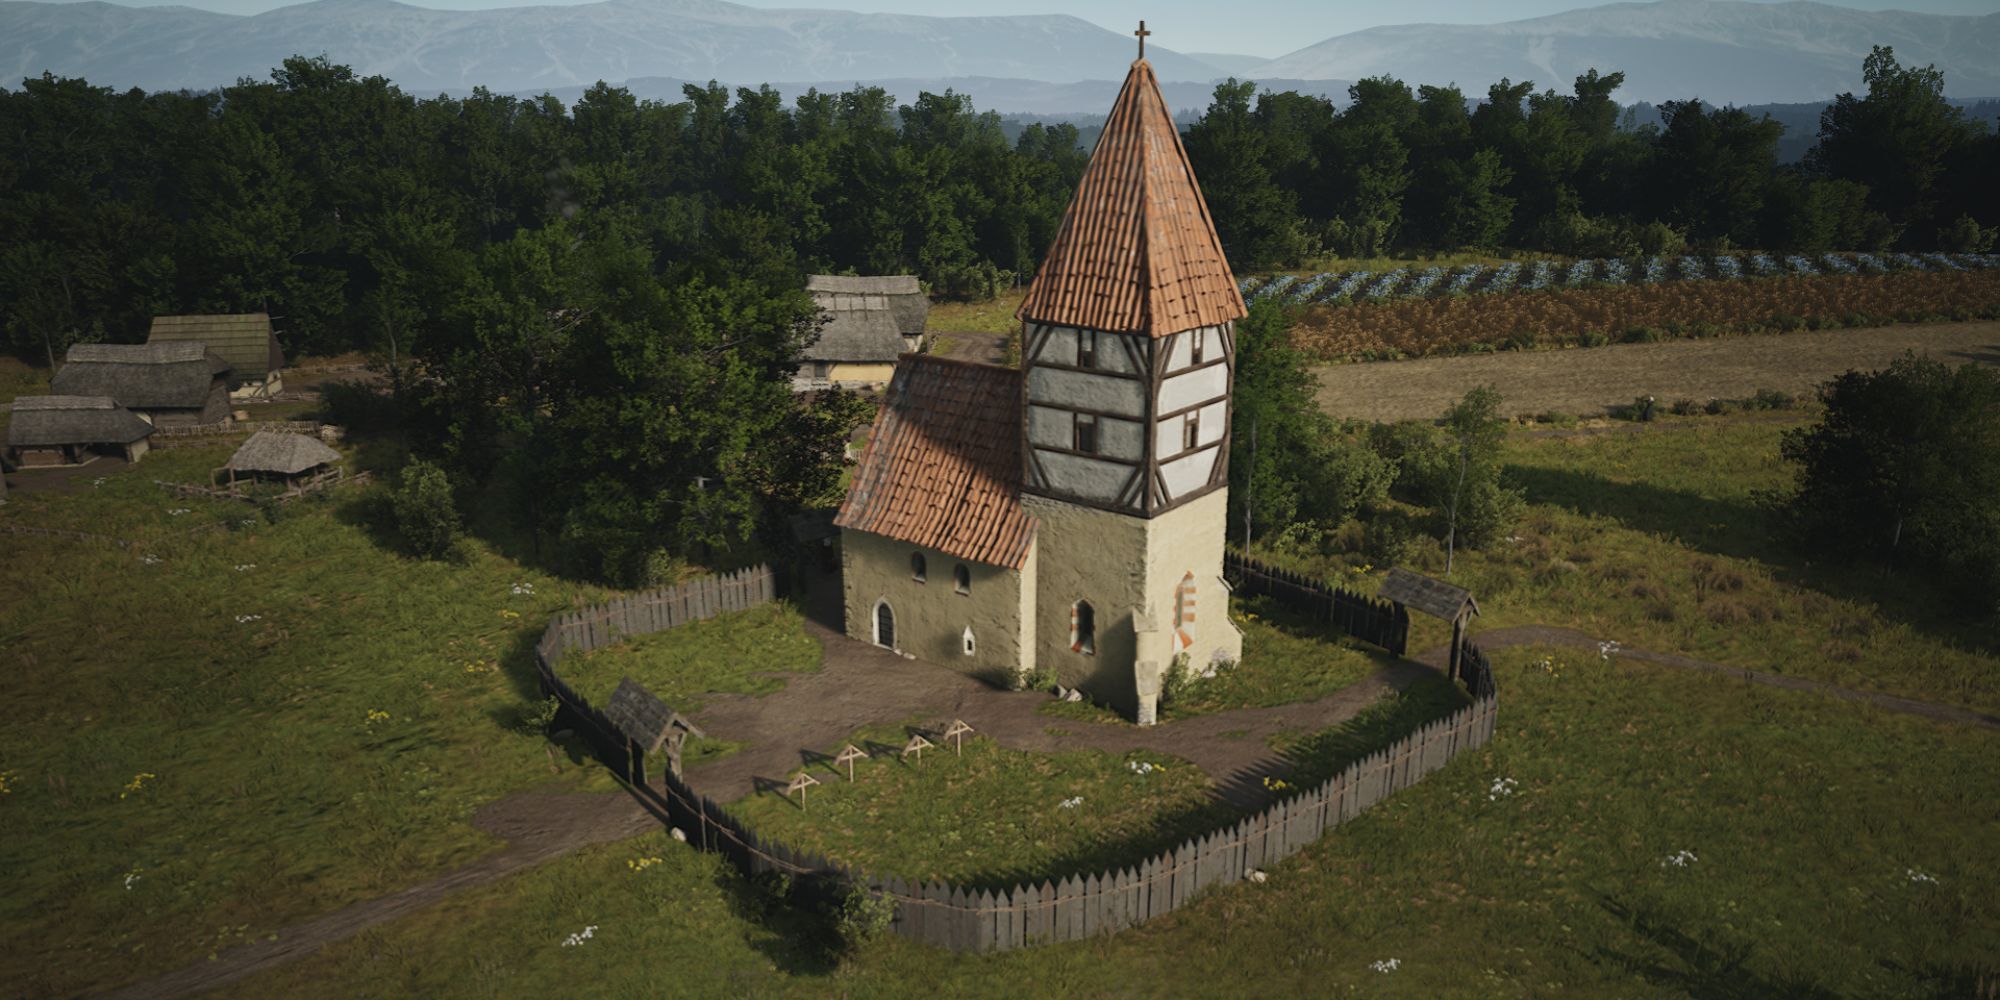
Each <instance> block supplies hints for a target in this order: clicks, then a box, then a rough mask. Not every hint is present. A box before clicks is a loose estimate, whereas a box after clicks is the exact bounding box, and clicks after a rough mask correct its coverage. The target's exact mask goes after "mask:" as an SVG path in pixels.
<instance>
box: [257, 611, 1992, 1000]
mask: <svg viewBox="0 0 2000 1000" xmlns="http://www.w3.org/2000/svg"><path fill="white" fill-rule="evenodd" d="M1544 658H1546V663H1547V665H1546V666H1544ZM1495 660H1496V670H1497V672H1498V676H1499V683H1500V691H1501V698H1502V703H1501V717H1500V727H1499V730H1498V733H1497V735H1496V737H1495V740H1494V742H1493V743H1492V744H1490V745H1489V746H1488V747H1486V748H1485V749H1483V750H1480V751H1478V752H1476V753H1473V754H1469V755H1467V756H1465V757H1462V758H1460V759H1459V760H1457V761H1454V762H1453V763H1452V764H1451V765H1450V766H1448V767H1446V768H1445V769H1443V770H1441V771H1439V772H1437V773H1436V774H1433V775H1431V776H1430V777H1429V778H1427V779H1426V780H1425V781H1424V782H1423V783H1422V784H1420V785H1418V786H1417V787H1415V788H1412V789H1409V790H1407V791H1405V792H1402V793H1400V794H1399V795H1397V796H1396V797H1394V798H1392V799H1390V800H1388V801H1387V802H1385V803H1383V804H1381V805H1379V806H1377V807H1376V808H1375V809H1374V810H1372V811H1371V812H1369V813H1368V814H1367V815H1365V816H1363V817H1361V818H1359V819H1357V820H1355V821H1354V822H1351V823H1349V824H1347V825H1345V826H1343V827H1341V828H1340V829H1339V830H1337V831H1335V832H1334V833H1333V834H1331V835H1329V836H1327V837H1325V838H1323V839H1322V840H1321V841H1320V842H1319V843H1317V844H1315V845H1313V846H1311V847H1309V848H1307V849H1306V850H1305V851H1303V852H1302V853H1301V854H1299V855H1298V856H1296V857H1294V858H1292V859H1290V860H1289V861H1287V862H1285V863H1283V864H1281V865H1278V866H1276V867H1275V868H1273V869H1272V871H1271V878H1270V880H1269V881H1268V882H1266V883H1264V884H1261V885H1250V884H1243V885H1237V886H1232V887H1228V888H1224V889H1220V890H1217V891H1215V892H1213V893H1212V894H1211V895H1209V896H1208V897H1207V898H1205V899H1202V900H1199V901H1197V902H1196V903H1195V904H1194V905H1193V906H1191V907H1189V908H1187V909H1185V910H1183V911H1181V912H1178V913H1175V914H1172V915H1170V916H1168V917H1166V918H1164V919H1162V920H1159V921H1156V922H1154V923H1152V924H1149V925H1147V926H1145V927H1142V928H1139V929H1136V930H1133V931H1129V932H1126V933H1124V934H1120V935H1118V936H1115V937H1111V938H1106V939H1101V940H1097V941H1090V942H1080V943H1075V944H1068V945H1062V946H1058V947H1052V948H1041V949H1034V950H1031V951H1027V952H1022V953H1015V954H1008V955H997V956H985V957H980V956H959V955H950V954H946V953H943V952H940V951H937V950H934V949H928V948H923V947H919V946H915V945H910V944H907V943H904V942H901V941H898V940H895V939H893V938H892V939H885V940H883V941H881V942H879V943H877V944H874V945H871V946H869V947H867V948H865V949H863V951H862V952H861V953H860V954H859V955H858V956H856V957H855V958H854V959H853V960H851V961H850V962H848V963H846V964H844V965H842V966H840V967H838V968H833V967H830V966H828V965H827V964H826V963H825V961H824V960H823V959H821V958H819V957H817V956H816V955H815V954H814V953H813V952H812V951H811V950H810V949H809V948H807V947H805V946H802V945H800V944H799V943H798V942H799V939H800V937H801V935H800V934H799V933H798V929H797V927H796V925H795V924H794V923H790V922H788V921H790V920H791V919H792V918H790V917H789V916H787V915H786V914H783V913H780V914H777V915H775V916H767V915H765V914H764V912H763V911H762V910H761V909H760V908H759V907H757V906H756V905H754V903H753V901H752V897H751V894H750V893H749V891H748V890H747V888H746V887H745V885H744V883H743V881H742V880H741V879H739V878H737V877H736V876H735V875H733V874H731V873H730V872H728V871H727V870H726V869H725V868H724V867H723V866H722V864H721V863H720V862H719V861H717V860H716V859H715V858H713V857H711V856H705V855H702V854H700V853H698V852H696V851H693V850H690V849H687V848H686V847H684V846H682V845H676V844H672V843H671V842H668V841H666V840H665V839H664V838H658V837H650V836H649V837H647V838H645V839H643V840H639V841H633V842H630V843H627V844H621V845H615V846H610V847H605V848H601V849H597V850H593V851H590V852H586V853H583V854H579V855H576V856H572V857H568V858H565V859H562V860H560V861H557V862H554V863H552V864H550V865H547V866H544V867H542V868H539V869H536V870H534V871H532V872H528V873H526V874H523V875H521V876H518V877H516V878H513V879H510V880H508V881H507V882H505V883H501V884H497V885H491V886H485V887H481V888H479V889H477V890H473V891H470V892H467V893H465V894H462V895H461V896H458V897H455V898H454V899H453V900H451V901H450V902H448V903H446V904H444V905H442V906H440V907H438V908H435V909H433V910H429V911H426V912H423V913H420V914H417V915H415V916H413V917H410V918H407V919H405V920H402V921H400V922H398V923H396V924H393V925H389V926H386V927H384V928H380V929H378V930H375V931H371V932H368V933H366V934H364V935H362V936H361V937H360V938H358V939H356V940H354V941H350V942H347V943H344V944H341V945H336V946H334V947H332V948H330V949H328V950H327V951H326V952H324V953H321V954H318V955H315V956H313V957H312V958H310V959H308V960H306V961H304V962H301V963H298V964H296V965H292V966H287V967H284V968H281V969H277V970H274V971H273V972H271V973H268V974H265V975H263V976H261V977H257V978H254V979H251V980H248V981H246V982H244V983H241V984H239V985H238V986H237V987H236V988H234V989H233V991H230V992H233V993H234V995H238V996H244V997H252V996H269V995H278V994H292V995H299V996H351V995H388V994H394V995H425V996H447V997H456V996H466V997H470V996H487V995H492V994H495V993H503V994H513V995H528V994H532V993H534V992H536V991H546V992H559V993H561V994H563V995H569V996H629V995H636V994H642V993H647V992H660V991H662V990H669V991H671V992H675V993H679V994H683V995H696V996H710V995H752V994H754V995H758V996H825V995H829V994H838V995H850V996H871V997H872V996H882V997H932V996H939V995H945V996H954V995H994V994H1027V995H1119V996H1128V995H1129V996H1137V995H1146V996H1151V995H1161V994H1166V995H1183V996H1193V995H1211V994H1212V993H1213V992H1214V990H1215V989H1216V988H1217V984H1222V983H1227V984H1229V985H1228V989H1229V990H1230V991H1232V992H1243V993H1246V994H1253V995H1255V994H1265V995H1294V994H1296V995H1306V996H1328V995H1349V994H1353V995H1363V996H1376V995H1393V996H1423V997H1431V996H1439V997H1468V998H1487V997H1548V996H1578V997H1598V996H1620V997H1628V996H1629V997H1655V996H1657V997H1669V996H1686V995H1696V996H1968V995H1973V990H1974V977H1975V975H1977V974H1978V973H1977V971H1976V970H1979V969H1982V968H1983V969H1987V970H1990V969H1991V968H1992V965H1991V962H1992V955H1993V954H1994V953H1995V949H1996V946H2000V897H1996V896H1995V895H1994V894H1993V893H1992V891H1991V887H1992V886H1993V885H1995V884H1996V883H2000V841H1995V840H1994V838H1992V837H1991V836H1989V835H1988V832H1990V831H1991V830H1992V829H1993V828H1994V826H1995V824H1996V823H2000V794H1996V792H2000V788H1996V779H1995V777H1994V776H1993V773H1992V770H1991V762H1992V760H1993V755H1994V752H1995V749H1996V745H1995V739H1994V736H1993V734H1992V733H1989V732H1986V731H1983V730H1974V729H1971V728H1967V727H1959V726H1952V725H1941V724H1936V723H1930V722H1925V721H1922V720H1917V719H1912V718H1908V717H1903V716H1896V715H1891V714H1888V713H1883V712H1879V711H1875V710H1873V709H1869V708H1866V707H1864V706H1858V705H1853V704H1849V703H1845V702H1840V701H1837V700H1834V699H1830V698H1825V697H1822V696H1817V695H1810V694H1803V693H1797V692H1789V691H1780V690H1772V689H1768V688H1761V687H1753V686H1745V685H1741V684H1735V683H1730V682H1727V681H1724V680H1720V679H1718V678H1715V677H1712V676H1706V675H1694V674H1688V673H1684V672H1679V671H1672V670H1666V669H1660V668H1652V667H1646V666H1643V665H1637V664H1632V665H1626V664H1621V663H1619V662H1617V661H1615V660H1614V661H1611V662H1608V663H1607V662H1603V661H1599V660H1598V659H1597V658H1596V656H1595V655H1594V654H1591V655H1586V656H1581V657H1579V656H1577V655H1576V654H1573V653H1569V652H1564V651H1544V650H1527V649H1520V650H1508V651H1504V652H1502V653H1500V654H1499V655H1497V656H1496V657H1495ZM926 766H927V767H928V766H929V765H926ZM940 770H942V769H940ZM815 791H816V792H826V793H827V795H826V797H825V801H827V802H829V803H832V802H834V801H836V800H835V795H836V794H837V792H838V790H835V789H829V788H820V789H815ZM647 857H658V858H660V859H661V861H660V863H658V864H654V865H650V866H646V867H644V868H643V869H641V870H634V868H633V866H632V862H634V861H635V860H638V859H642V858H647ZM586 926H595V927H596V930H595V932H594V933H593V936H592V938H591V939H590V940H589V941H588V942H586V943H585V944H583V945H580V946H577V947H564V946H563V945H562V941H563V939H564V938H565V937H566V936H567V935H569V934H572V933H575V932H578V931H581V930H582V929H583V928H584V927H586ZM1390 960H1394V961H1395V967H1394V968H1393V969H1392V970H1390V971H1376V969H1375V968H1374V967H1373V964H1374V963H1378V962H1379V963H1387V962H1389V961H1390ZM1981 963H1984V964H1983V965H1982V964H1981ZM1385 967H1386V965H1385ZM1990 974H1991V973H1990V971H1989V972H1988V975H1989V977H1990ZM1989 981H1990V978H1989Z"/></svg>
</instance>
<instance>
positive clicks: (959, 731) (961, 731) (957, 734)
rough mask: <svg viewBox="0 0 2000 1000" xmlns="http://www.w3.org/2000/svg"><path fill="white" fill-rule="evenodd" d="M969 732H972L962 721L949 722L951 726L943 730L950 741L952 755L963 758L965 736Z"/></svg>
mask: <svg viewBox="0 0 2000 1000" xmlns="http://www.w3.org/2000/svg"><path fill="white" fill-rule="evenodd" d="M969 732H972V727H971V726H968V725H966V724H965V720H964V719H953V720H951V725H950V726H949V727H947V728H946V729H945V731H944V735H945V738H946V739H948V740H950V741H951V752H952V753H954V754H957V755H958V756H960V757H963V756H965V734H966V733H969Z"/></svg>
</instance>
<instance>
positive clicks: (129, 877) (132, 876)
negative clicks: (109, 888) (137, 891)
mask: <svg viewBox="0 0 2000 1000" xmlns="http://www.w3.org/2000/svg"><path fill="white" fill-rule="evenodd" d="M139 871H140V869H137V868H134V869H132V870H131V871H129V872H126V873H125V891H126V892H131V891H132V883H134V882H137V881H139Z"/></svg>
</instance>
